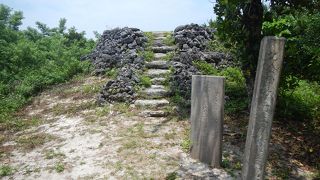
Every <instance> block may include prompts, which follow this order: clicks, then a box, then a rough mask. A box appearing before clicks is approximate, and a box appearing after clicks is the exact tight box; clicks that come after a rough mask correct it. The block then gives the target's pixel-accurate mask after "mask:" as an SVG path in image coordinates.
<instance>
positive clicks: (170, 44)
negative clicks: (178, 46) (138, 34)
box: [163, 33, 174, 46]
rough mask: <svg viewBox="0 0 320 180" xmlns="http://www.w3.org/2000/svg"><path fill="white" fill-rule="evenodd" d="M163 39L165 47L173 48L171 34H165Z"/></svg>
mask: <svg viewBox="0 0 320 180" xmlns="http://www.w3.org/2000/svg"><path fill="white" fill-rule="evenodd" d="M165 37H166V38H165V39H164V40H163V43H164V44H165V45H167V46H173V45H174V38H173V36H172V33H166V34H165Z"/></svg>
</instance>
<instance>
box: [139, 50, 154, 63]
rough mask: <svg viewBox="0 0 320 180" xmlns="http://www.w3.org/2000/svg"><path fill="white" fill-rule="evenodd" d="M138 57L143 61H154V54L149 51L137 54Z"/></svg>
mask: <svg viewBox="0 0 320 180" xmlns="http://www.w3.org/2000/svg"><path fill="white" fill-rule="evenodd" d="M138 56H140V57H143V58H144V60H145V61H148V62H150V61H152V60H153V59H154V52H153V51H150V50H146V51H142V52H138Z"/></svg>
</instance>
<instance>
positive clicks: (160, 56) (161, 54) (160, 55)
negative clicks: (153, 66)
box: [154, 53, 167, 60]
mask: <svg viewBox="0 0 320 180" xmlns="http://www.w3.org/2000/svg"><path fill="white" fill-rule="evenodd" d="M166 56H167V55H166V54H165V53H154V58H155V59H156V60H161V59H163V58H164V57H166Z"/></svg>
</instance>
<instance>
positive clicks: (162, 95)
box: [135, 32, 175, 117]
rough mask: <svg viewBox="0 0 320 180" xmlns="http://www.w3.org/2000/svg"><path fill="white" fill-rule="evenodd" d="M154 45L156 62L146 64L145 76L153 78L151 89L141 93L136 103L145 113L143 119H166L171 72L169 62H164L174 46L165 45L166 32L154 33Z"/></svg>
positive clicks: (142, 113) (141, 114)
mask: <svg viewBox="0 0 320 180" xmlns="http://www.w3.org/2000/svg"><path fill="white" fill-rule="evenodd" d="M153 34H154V37H155V40H154V44H153V47H152V48H151V49H152V51H153V52H154V53H155V57H154V60H153V61H151V62H147V63H146V68H147V70H146V71H145V75H146V76H148V77H150V78H151V83H152V85H151V87H149V88H145V89H143V90H141V92H139V94H140V96H139V97H140V98H139V99H138V100H136V101H135V105H136V106H137V107H141V108H142V109H143V111H142V112H141V113H140V116H143V117H165V116H167V115H168V112H167V111H166V107H168V106H169V101H168V95H169V90H168V87H165V81H166V75H167V74H168V73H169V72H170V70H169V62H168V61H166V60H164V57H166V55H167V53H169V52H171V51H174V49H175V48H174V47H173V46H166V45H164V43H163V40H164V39H165V32H154V33H153Z"/></svg>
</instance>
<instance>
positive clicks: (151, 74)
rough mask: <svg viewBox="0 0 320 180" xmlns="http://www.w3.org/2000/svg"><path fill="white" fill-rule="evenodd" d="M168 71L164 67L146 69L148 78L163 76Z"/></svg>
mask: <svg viewBox="0 0 320 180" xmlns="http://www.w3.org/2000/svg"><path fill="white" fill-rule="evenodd" d="M169 72H170V70H166V69H149V70H148V71H147V76H149V77H150V78H156V77H165V75H166V74H167V73H169Z"/></svg>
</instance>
